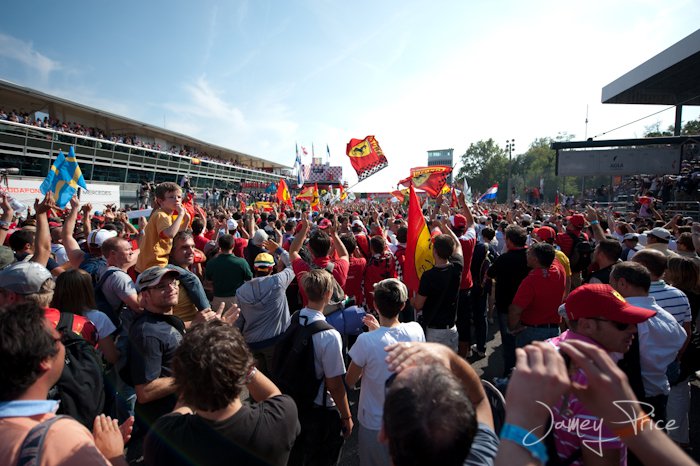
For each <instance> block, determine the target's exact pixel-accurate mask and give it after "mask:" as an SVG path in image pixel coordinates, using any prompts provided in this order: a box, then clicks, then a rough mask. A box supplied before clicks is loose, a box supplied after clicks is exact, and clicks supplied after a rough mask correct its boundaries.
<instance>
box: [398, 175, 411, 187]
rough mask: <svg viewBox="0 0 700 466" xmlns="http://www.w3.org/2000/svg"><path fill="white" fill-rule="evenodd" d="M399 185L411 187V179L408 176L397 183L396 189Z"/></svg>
mask: <svg viewBox="0 0 700 466" xmlns="http://www.w3.org/2000/svg"><path fill="white" fill-rule="evenodd" d="M399 185H401V186H405V187H407V188H408V187H409V186H411V177H410V176H408V177H407V178H404V179H403V180H401V181H399V184H398V185H396V186H397V187H398V186H399Z"/></svg>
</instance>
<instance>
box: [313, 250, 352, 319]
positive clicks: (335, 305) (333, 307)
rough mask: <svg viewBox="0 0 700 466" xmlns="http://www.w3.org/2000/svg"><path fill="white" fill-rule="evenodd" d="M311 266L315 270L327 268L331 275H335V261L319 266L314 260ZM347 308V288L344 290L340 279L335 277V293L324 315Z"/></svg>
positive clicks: (324, 310)
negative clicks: (339, 281)
mask: <svg viewBox="0 0 700 466" xmlns="http://www.w3.org/2000/svg"><path fill="white" fill-rule="evenodd" d="M309 266H310V267H311V268H312V269H315V270H325V271H326V272H328V273H329V274H331V277H333V270H334V269H335V263H333V262H329V263H328V264H326V266H325V267H319V266H318V265H316V264H314V262H313V261H311V262H310V263H309ZM344 308H345V290H343V287H342V286H340V283H338V280H336V279H335V277H333V294H332V295H331V301H330V302H329V303H328V304H326V307H325V308H323V314H324V315H329V314H332V313H334V312H335V311H337V310H339V309H344Z"/></svg>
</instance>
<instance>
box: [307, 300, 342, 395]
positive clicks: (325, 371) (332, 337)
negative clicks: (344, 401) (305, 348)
mask: <svg viewBox="0 0 700 466" xmlns="http://www.w3.org/2000/svg"><path fill="white" fill-rule="evenodd" d="M299 316H300V317H302V319H301V322H302V325H308V324H311V323H313V322H316V321H317V320H325V319H326V318H325V317H324V316H323V314H322V313H320V312H318V311H314V310H313V309H309V308H307V307H305V308H304V309H302V310H301V311H299ZM303 317H306V318H308V320H307V321H304V319H303ZM311 339H312V341H313V342H314V363H315V365H316V377H319V378H321V377H325V378H331V377H337V376H339V375H345V361H343V340H342V339H341V338H340V333H338V331H337V330H335V329H332V330H323V331H321V332H318V333H316V334H314V335H313V336H312V337H311ZM324 390H326V384H325V383H321V386H320V387H319V388H318V393H317V394H316V399H314V403H316V404H317V405H318V406H323V392H324ZM326 406H328V407H331V406H335V401H334V400H333V397H332V396H331V394H330V392H329V393H328V394H327V395H326Z"/></svg>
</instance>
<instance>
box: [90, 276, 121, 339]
mask: <svg viewBox="0 0 700 466" xmlns="http://www.w3.org/2000/svg"><path fill="white" fill-rule="evenodd" d="M116 272H120V270H115V269H112V270H106V271H105V272H104V273H103V274H102V276H101V277H100V279H99V280H98V282H97V283H96V284H95V307H96V308H97V310H98V311H102V312H104V313H105V315H107V317H109V320H111V321H112V323H113V324H114V326H115V327H117V328H119V327H120V326H121V318H120V317H119V316H120V314H121V309H122V308H123V307H124V304H123V303H122V304H121V305H120V306H119V307H117V308H116V309H115V308H113V307H112V305H111V304H110V303H109V301H108V300H107V297H106V296H105V294H104V292H103V291H102V287H103V286H104V284H105V282H106V281H107V279H108V278H109V277H111V276H112V275H113V274H114V273H116Z"/></svg>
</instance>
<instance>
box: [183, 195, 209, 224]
mask: <svg viewBox="0 0 700 466" xmlns="http://www.w3.org/2000/svg"><path fill="white" fill-rule="evenodd" d="M193 198H194V196H193V195H192V193H187V195H185V199H184V200H183V201H182V207H184V208H185V210H186V211H187V213H188V214H189V215H190V223H189V225H187V226H188V227H190V226H192V220H194V212H195V208H194V202H193ZM205 218H206V217H205Z"/></svg>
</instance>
